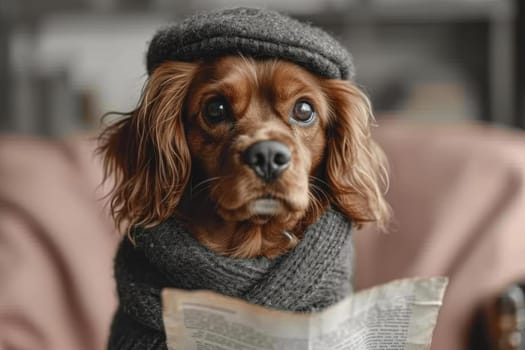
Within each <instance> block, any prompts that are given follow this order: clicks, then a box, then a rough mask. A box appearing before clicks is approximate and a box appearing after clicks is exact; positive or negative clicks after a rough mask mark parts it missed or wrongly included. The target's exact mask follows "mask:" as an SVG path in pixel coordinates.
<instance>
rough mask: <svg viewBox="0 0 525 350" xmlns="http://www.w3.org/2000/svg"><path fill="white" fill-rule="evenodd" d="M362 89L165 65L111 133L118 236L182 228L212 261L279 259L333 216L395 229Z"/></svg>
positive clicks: (230, 65)
mask: <svg viewBox="0 0 525 350" xmlns="http://www.w3.org/2000/svg"><path fill="white" fill-rule="evenodd" d="M373 125H374V117H373V114H372V108H371V104H370V101H369V99H368V98H367V97H366V95H365V94H364V93H363V92H362V91H361V90H360V89H359V88H358V87H357V86H356V85H354V84H353V83H351V82H349V81H346V80H340V79H328V78H323V77H320V76H318V75H316V74H314V73H312V72H310V71H309V70H307V69H305V68H303V67H301V66H299V65H297V64H295V63H292V62H290V61H287V60H282V59H255V58H251V57H245V56H243V55H226V56H223V57H218V58H214V59H206V60H198V61H195V62H182V61H167V62H163V63H162V64H160V65H159V66H158V67H157V68H156V69H155V70H154V71H153V72H152V73H151V75H150V77H149V79H148V81H147V83H146V85H145V88H144V91H143V93H142V96H141V98H140V102H139V104H138V107H137V108H136V109H135V110H133V111H132V112H130V113H129V114H127V115H126V116H125V118H123V119H121V120H120V121H118V122H116V123H114V124H113V125H110V126H109V127H108V128H107V129H106V130H105V132H104V133H103V137H102V140H103V143H102V145H101V147H100V151H101V152H102V154H103V156H104V170H105V176H106V177H112V178H113V180H114V188H113V191H112V193H111V201H110V206H111V212H112V214H113V216H114V219H115V221H116V223H117V224H118V225H119V226H120V227H124V228H130V227H133V226H145V227H148V226H155V225H156V224H158V223H160V222H162V221H163V220H166V219H167V218H168V217H170V216H176V217H177V218H178V219H179V220H180V221H181V222H183V223H184V224H185V225H186V227H187V228H188V230H189V231H190V232H191V233H192V234H193V235H194V236H195V237H196V238H197V239H198V240H199V241H200V242H201V243H202V244H204V245H205V246H207V247H209V248H210V249H212V250H213V251H215V252H217V253H219V254H221V255H225V256H229V257H234V258H251V257H258V256H264V257H267V258H275V257H277V256H280V255H282V254H284V253H286V252H287V251H289V250H290V249H292V248H293V247H294V246H295V245H296V244H297V243H298V242H299V241H300V240H301V238H302V236H303V232H304V229H305V228H306V227H307V226H308V225H310V224H312V223H314V222H315V221H316V220H317V219H318V218H319V217H320V216H321V215H322V214H323V213H324V212H325V211H326V210H327V208H328V207H329V206H332V207H335V208H336V209H337V210H339V211H340V212H342V213H343V214H344V215H346V216H347V217H348V218H349V219H350V220H352V222H353V224H354V226H355V227H358V228H359V227H361V226H362V225H363V224H365V223H368V222H375V223H376V224H377V225H378V226H380V227H385V225H386V224H387V222H388V220H389V217H390V209H389V206H388V204H387V203H386V201H385V198H384V190H385V188H386V187H387V171H386V160H385V156H384V154H383V152H382V150H381V149H380V147H379V146H378V145H377V144H376V143H375V142H374V141H373V139H372V137H371V127H372V126H373Z"/></svg>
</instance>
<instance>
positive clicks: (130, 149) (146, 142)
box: [99, 62, 197, 228]
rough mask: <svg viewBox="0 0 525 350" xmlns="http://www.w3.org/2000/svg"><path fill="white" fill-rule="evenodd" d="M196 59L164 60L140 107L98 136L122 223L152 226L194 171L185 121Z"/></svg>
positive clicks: (168, 209)
mask: <svg viewBox="0 0 525 350" xmlns="http://www.w3.org/2000/svg"><path fill="white" fill-rule="evenodd" d="M196 69H197V64H195V63H184V62H166V63H164V64H162V65H160V66H159V67H157V68H156V69H155V70H154V71H153V72H152V73H151V76H150V77H149V79H148V81H147V82H146V85H145V88H144V91H143V93H142V96H141V98H140V101H139V104H138V107H137V108H136V109H135V110H134V111H132V112H130V113H128V114H123V115H124V116H126V118H124V119H122V120H120V121H118V122H116V123H114V124H112V125H110V126H109V127H108V128H107V129H106V130H105V131H104V132H103V133H102V135H101V137H100V141H101V144H100V147H99V152H100V153H102V155H103V161H104V175H105V179H107V178H108V177H111V180H112V181H113V183H114V185H113V189H112V192H111V193H110V196H111V202H110V206H111V212H112V215H113V217H114V219H115V222H116V224H117V226H118V227H120V228H122V225H124V226H125V227H128V228H129V227H131V226H133V225H143V226H151V225H155V224H157V223H159V222H161V221H162V220H164V219H166V218H168V217H169V216H170V215H172V214H173V212H174V210H175V208H176V207H177V204H178V203H179V200H180V197H181V195H182V193H183V192H184V188H185V187H186V184H187V182H188V179H189V176H190V169H191V164H190V153H189V150H188V146H187V144H186V136H185V133H184V125H183V118H182V113H183V108H184V100H185V97H186V93H187V91H188V88H189V85H190V84H191V81H192V78H193V76H194V74H195V72H196Z"/></svg>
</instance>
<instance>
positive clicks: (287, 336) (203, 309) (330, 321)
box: [162, 277, 447, 350]
mask: <svg viewBox="0 0 525 350" xmlns="http://www.w3.org/2000/svg"><path fill="white" fill-rule="evenodd" d="M446 285H447V279H446V278H444V277H435V278H419V279H404V280H398V281H394V282H391V283H388V284H385V285H381V286H378V287H374V288H372V289H369V290H365V291H362V292H359V293H356V294H353V295H350V296H348V297H347V298H345V299H344V300H342V301H341V302H339V303H337V304H336V305H334V306H331V307H329V308H327V309H325V310H323V311H321V312H315V313H298V312H286V311H278V310H273V309H268V308H265V307H262V306H258V305H253V304H249V303H247V302H246V301H243V300H239V299H235V298H231V297H226V296H223V295H220V294H217V293H214V292H209V291H185V290H178V289H165V290H163V292H162V300H163V319H164V326H165V329H166V335H167V344H168V349H176V350H181V349H184V350H240V349H243V350H268V349H275V350H278V349H283V350H343V349H352V350H375V349H388V350H396V349H399V350H419V349H429V348H430V343H431V339H432V331H433V329H434V326H435V324H436V320H437V316H438V311H439V308H440V306H441V303H442V300H443V295H444V291H445V288H446Z"/></svg>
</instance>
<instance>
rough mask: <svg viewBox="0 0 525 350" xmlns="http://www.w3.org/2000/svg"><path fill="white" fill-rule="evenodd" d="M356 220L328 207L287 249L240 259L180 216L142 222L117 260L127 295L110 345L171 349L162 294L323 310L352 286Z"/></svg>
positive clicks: (122, 298) (119, 285) (120, 289)
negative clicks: (203, 239) (201, 237)
mask: <svg viewBox="0 0 525 350" xmlns="http://www.w3.org/2000/svg"><path fill="white" fill-rule="evenodd" d="M350 231H351V223H350V222H349V221H348V220H347V219H346V218H345V217H344V216H343V215H342V214H340V213H339V212H337V211H335V210H332V209H329V210H328V211H327V213H326V214H325V215H323V216H322V217H321V218H320V219H319V221H318V222H317V223H315V224H313V225H311V226H310V227H308V228H307V230H306V232H305V236H304V238H303V239H302V240H301V241H300V242H299V244H298V245H297V246H296V247H295V248H294V249H292V250H291V251H289V252H288V253H286V254H284V255H282V256H280V257H278V258H276V259H273V260H270V259H266V258H263V257H259V258H253V259H233V258H228V257H224V256H221V255H218V254H216V253H215V252H213V251H211V250H210V249H208V248H207V247H205V246H203V245H201V244H200V243H199V242H198V241H197V240H196V239H195V238H194V237H193V236H192V235H191V234H190V233H188V232H187V231H186V230H185V229H184V227H183V226H182V225H181V224H180V223H179V222H177V221H176V220H175V219H169V220H167V221H165V222H163V223H161V224H160V225H158V226H156V227H154V228H148V229H144V228H136V229H134V230H133V231H132V237H133V238H134V240H135V243H136V245H135V246H133V244H132V243H131V242H130V241H129V240H128V239H124V240H123V241H122V243H121V245H120V247H119V250H118V253H117V256H116V258H115V277H116V280H117V290H118V295H119V299H120V304H119V308H118V310H117V313H116V315H115V318H114V320H113V324H112V328H111V336H110V341H109V347H108V348H109V349H166V343H165V334H164V326H163V322H162V307H161V301H160V292H161V289H162V288H165V287H175V288H181V289H190V290H195V289H207V290H213V291H215V292H218V293H221V294H224V295H229V296H233V297H237V298H241V299H244V300H247V301H249V302H252V303H254V304H259V305H263V306H267V307H271V308H275V309H280V310H289V311H316V310H320V309H323V308H325V307H327V306H330V305H332V304H334V303H336V302H337V301H339V300H341V299H342V298H344V297H345V296H347V295H349V294H350V293H351V292H352V285H351V278H352V260H353V245H352V239H351V234H350Z"/></svg>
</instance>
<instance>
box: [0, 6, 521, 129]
mask: <svg viewBox="0 0 525 350" xmlns="http://www.w3.org/2000/svg"><path fill="white" fill-rule="evenodd" d="M237 5H247V6H259V7H266V8H272V9H276V10H279V11H283V12H286V13H289V14H290V15H293V16H295V17H298V18H300V19H303V20H307V21H310V22H312V23H314V24H316V25H319V26H321V27H323V28H325V29H326V30H328V31H329V32H331V33H333V34H334V35H335V36H336V37H338V39H340V40H341V41H342V42H343V43H344V44H345V45H346V46H347V47H348V48H349V49H350V51H351V52H352V54H353V55H354V58H355V63H356V66H357V81H358V83H359V84H361V85H362V86H363V87H364V89H365V90H366V91H367V93H368V94H369V95H370V96H371V97H372V100H373V102H374V105H375V108H376V111H377V112H378V115H379V116H380V117H385V118H386V117H390V118H392V117H399V118H405V119H423V120H425V119H432V120H482V121H487V122H493V123H497V124H499V125H505V126H513V127H514V126H515V127H521V128H523V127H525V114H524V107H525V88H524V83H523V81H524V79H523V77H524V74H525V73H524V67H523V66H524V62H525V59H524V58H525V55H524V46H525V45H523V40H524V32H525V30H524V25H523V7H524V4H523V2H522V1H519V0H440V1H436V0H286V1H283V0H266V1H256V0H253V1H250V0H239V1H230V0H193V1H187V0H0V109H1V110H2V113H1V119H0V130H1V131H7V132H16V133H29V134H41V135H51V136H62V135H64V134H67V133H69V132H72V131H76V130H83V129H92V128H97V127H98V126H99V123H100V117H101V115H102V114H103V113H105V112H107V111H110V110H118V111H129V110H130V109H132V108H133V107H134V106H135V103H136V102H137V100H138V95H139V92H140V90H141V87H142V85H143V82H144V79H145V69H144V54H145V51H146V47H147V43H148V40H149V39H150V38H151V36H152V35H153V33H154V32H155V30H156V29H157V28H158V27H159V26H161V25H162V24H164V23H167V22H169V21H173V20H177V19H179V18H181V17H184V16H185V15H187V14H189V13H193V12H195V11H199V10H205V9H209V8H217V7H225V6H237ZM519 43H522V45H518V44H519Z"/></svg>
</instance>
